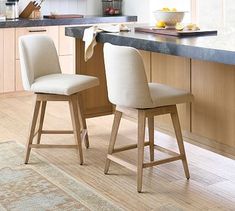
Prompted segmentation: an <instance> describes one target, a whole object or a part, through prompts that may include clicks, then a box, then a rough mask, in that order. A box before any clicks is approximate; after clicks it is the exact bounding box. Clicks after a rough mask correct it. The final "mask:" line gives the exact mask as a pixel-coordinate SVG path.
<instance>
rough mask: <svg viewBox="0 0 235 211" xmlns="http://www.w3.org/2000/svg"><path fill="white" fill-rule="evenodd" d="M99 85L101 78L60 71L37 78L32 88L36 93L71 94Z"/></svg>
mask: <svg viewBox="0 0 235 211" xmlns="http://www.w3.org/2000/svg"><path fill="white" fill-rule="evenodd" d="M97 85H99V79H98V78H96V77H93V76H86V75H74V74H60V73H58V74H49V75H45V76H42V77H39V78H36V79H35V80H34V82H33V83H32V85H31V89H30V90H31V91H33V92H36V93H47V94H58V95H71V94H74V93H77V92H80V91H83V90H85V89H88V88H91V87H94V86H97Z"/></svg>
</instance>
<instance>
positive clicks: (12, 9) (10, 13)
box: [6, 2, 15, 20]
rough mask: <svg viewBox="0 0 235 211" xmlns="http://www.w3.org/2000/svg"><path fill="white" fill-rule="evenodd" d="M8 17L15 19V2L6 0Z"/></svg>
mask: <svg viewBox="0 0 235 211" xmlns="http://www.w3.org/2000/svg"><path fill="white" fill-rule="evenodd" d="M6 19H10V20H11V19H15V2H6Z"/></svg>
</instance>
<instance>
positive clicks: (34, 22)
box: [0, 16, 137, 28]
mask: <svg viewBox="0 0 235 211" xmlns="http://www.w3.org/2000/svg"><path fill="white" fill-rule="evenodd" d="M136 21H137V16H84V18H66V19H48V18H42V19H17V20H6V21H0V28H16V27H36V26H57V25H82V24H97V23H120V22H136Z"/></svg>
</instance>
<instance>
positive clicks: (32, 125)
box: [24, 100, 41, 164]
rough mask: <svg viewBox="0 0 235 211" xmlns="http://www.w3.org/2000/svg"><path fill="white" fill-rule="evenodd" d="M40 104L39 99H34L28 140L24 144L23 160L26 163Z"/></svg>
mask: <svg viewBox="0 0 235 211" xmlns="http://www.w3.org/2000/svg"><path fill="white" fill-rule="evenodd" d="M40 104H41V102H40V101H38V100H35V106H34V111H33V119H32V122H31V126H30V132H29V138H28V142H27V144H26V154H25V161H24V163H25V164H27V163H28V161H29V155H30V151H31V146H30V145H31V144H32V143H33V137H34V133H35V127H36V124H37V118H38V113H39V109H40Z"/></svg>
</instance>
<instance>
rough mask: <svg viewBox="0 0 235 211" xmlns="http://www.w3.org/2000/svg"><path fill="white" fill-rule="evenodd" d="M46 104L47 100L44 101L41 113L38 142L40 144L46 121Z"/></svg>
mask: <svg viewBox="0 0 235 211" xmlns="http://www.w3.org/2000/svg"><path fill="white" fill-rule="evenodd" d="M46 105H47V101H42V105H41V114H40V120H39V128H38V137H37V144H40V141H41V136H42V127H43V122H44V117H45V111H46Z"/></svg>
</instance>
